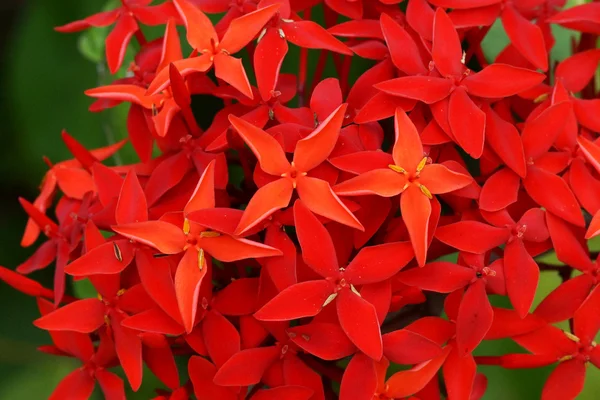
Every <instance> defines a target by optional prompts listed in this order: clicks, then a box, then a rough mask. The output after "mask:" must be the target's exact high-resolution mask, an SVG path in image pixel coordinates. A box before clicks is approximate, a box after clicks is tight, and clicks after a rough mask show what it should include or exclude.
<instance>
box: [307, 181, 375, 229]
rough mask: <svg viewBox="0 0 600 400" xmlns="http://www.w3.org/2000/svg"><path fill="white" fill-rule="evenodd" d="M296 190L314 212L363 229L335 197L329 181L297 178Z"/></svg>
mask: <svg viewBox="0 0 600 400" xmlns="http://www.w3.org/2000/svg"><path fill="white" fill-rule="evenodd" d="M297 190H298V196H299V197H300V199H301V200H302V201H303V202H304V204H305V205H306V206H307V207H308V208H309V209H310V210H311V211H312V212H314V213H315V214H318V215H321V216H323V217H326V218H329V219H331V220H334V221H337V222H339V223H340V224H343V225H346V226H349V227H351V228H355V229H358V230H360V231H364V228H363V226H362V224H361V223H360V221H359V220H358V219H357V218H356V217H355V216H354V214H352V212H351V211H350V210H349V209H348V207H346V206H345V205H344V203H342V201H341V200H340V199H339V197H337V195H336V194H335V193H334V192H333V190H332V189H331V186H329V183H327V182H325V181H324V180H321V179H317V178H311V177H308V176H305V177H303V178H302V179H300V180H298V187H297Z"/></svg>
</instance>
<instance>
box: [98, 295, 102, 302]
mask: <svg viewBox="0 0 600 400" xmlns="http://www.w3.org/2000/svg"><path fill="white" fill-rule="evenodd" d="M98 300H100V301H102V295H101V294H100V293H98Z"/></svg>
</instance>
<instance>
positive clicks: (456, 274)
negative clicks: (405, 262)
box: [397, 261, 475, 293]
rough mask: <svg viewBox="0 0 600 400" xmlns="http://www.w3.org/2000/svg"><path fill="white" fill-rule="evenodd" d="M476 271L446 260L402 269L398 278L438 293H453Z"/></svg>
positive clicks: (465, 284)
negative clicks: (405, 269)
mask: <svg viewBox="0 0 600 400" xmlns="http://www.w3.org/2000/svg"><path fill="white" fill-rule="evenodd" d="M473 278H475V271H474V270H473V269H471V268H467V267H463V266H460V265H456V264H453V263H450V262H446V261H438V262H433V263H429V264H425V266H423V267H422V268H412V269H409V270H407V271H402V272H401V273H400V274H398V277H397V279H398V280H399V281H400V282H402V283H404V284H405V285H409V286H414V287H418V288H419V289H421V290H428V291H432V292H437V293H451V292H454V291H455V290H458V289H461V288H463V287H465V286H467V285H468V284H469V282H471V281H472V280H473Z"/></svg>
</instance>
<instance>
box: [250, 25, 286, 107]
mask: <svg viewBox="0 0 600 400" xmlns="http://www.w3.org/2000/svg"><path fill="white" fill-rule="evenodd" d="M287 52H288V44H287V41H286V40H285V38H282V37H281V36H279V32H277V30H276V29H272V28H271V29H267V31H266V33H265V35H264V36H263V37H262V38H261V40H260V41H259V42H258V44H257V45H256V50H255V51H254V69H255V74H256V85H257V86H258V90H259V92H260V96H261V97H262V99H263V100H264V101H268V100H269V99H271V97H272V92H273V91H274V90H275V86H276V85H277V81H278V79H279V71H280V70H281V64H282V63H283V59H284V58H285V55H286V54H287Z"/></svg>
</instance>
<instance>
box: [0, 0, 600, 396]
mask: <svg viewBox="0 0 600 400" xmlns="http://www.w3.org/2000/svg"><path fill="white" fill-rule="evenodd" d="M104 3H105V2H104V1H87V2H82V1H80V0H61V1H60V2H58V1H48V0H29V1H18V0H2V2H1V5H0V11H1V13H0V20H1V21H2V25H1V26H2V27H3V29H2V30H1V31H0V47H1V48H2V50H3V52H2V55H3V62H2V64H1V65H0V80H1V86H0V87H2V89H3V90H2V91H0V104H1V107H0V110H1V111H0V115H1V116H2V119H1V121H2V125H1V128H0V133H1V138H2V146H0V184H1V189H0V193H1V195H0V226H1V229H0V235H1V237H0V240H1V243H2V244H1V245H0V265H3V266H6V267H9V268H15V267H16V266H17V265H18V264H19V263H21V262H22V261H23V260H25V259H26V257H27V256H28V255H29V254H31V251H32V249H23V248H21V247H20V245H19V242H20V238H21V235H22V232H23V228H24V225H25V221H26V216H25V214H24V212H23V211H22V210H21V208H20V207H19V204H18V202H17V197H18V196H23V197H25V198H27V199H29V200H33V199H34V198H35V197H36V195H37V190H38V189H37V185H38V183H39V182H40V180H41V178H42V176H43V174H44V172H45V171H46V165H45V164H44V163H43V161H42V155H45V156H47V157H49V159H50V160H52V161H54V162H57V161H60V160H63V159H66V158H69V154H68V152H67V151H66V148H65V147H64V146H63V144H62V142H61V140H60V136H59V134H60V131H61V130H62V129H67V131H69V132H70V133H71V134H72V135H73V136H74V137H75V138H77V139H78V140H80V141H81V142H82V143H84V144H85V145H86V146H88V147H98V146H102V145H106V144H107V143H108V142H110V141H114V140H115V139H116V138H121V137H124V136H125V132H124V130H123V129H124V115H123V112H122V111H123V110H122V109H121V110H116V111H111V112H108V113H101V114H92V113H89V112H88V111H87V108H88V106H89V105H90V103H91V100H90V99H89V98H86V97H85V96H84V94H83V91H84V90H85V89H87V88H90V87H94V86H96V85H98V83H99V82H107V78H108V77H107V76H106V75H105V69H104V68H103V66H102V64H101V63H100V64H98V63H94V62H92V61H90V58H92V59H93V58H94V57H95V56H97V54H99V53H98V50H100V54H101V49H99V48H97V47H95V46H96V44H97V43H96V42H97V38H98V36H94V35H93V34H92V35H88V36H85V38H84V39H81V35H79V34H71V35H64V34H59V33H57V32H54V31H53V27H55V26H58V25H61V24H64V23H66V22H70V21H73V20H76V19H79V18H81V17H83V16H86V15H90V14H92V13H94V12H97V11H98V10H99V9H101V8H102V7H103V6H104ZM557 32H558V33H559V34H558V35H557V39H558V43H557V47H556V49H555V52H554V53H553V57H554V58H555V59H557V60H560V59H563V58H565V57H566V56H568V54H569V41H570V37H571V35H573V33H572V32H568V31H565V30H557ZM82 40H84V41H85V42H82ZM506 42H507V39H506V36H505V35H504V32H503V31H502V27H501V26H500V25H498V24H497V25H496V26H494V28H493V29H492V31H491V32H490V34H489V35H488V38H487V39H486V41H485V43H484V45H485V46H486V49H488V51H489V54H488V55H489V56H490V57H491V58H493V56H494V55H495V54H497V53H498V52H499V51H500V49H502V48H503V46H504V45H505V44H506ZM82 47H83V49H84V50H85V52H86V54H87V56H88V57H87V59H86V58H84V57H83V56H82V55H81V53H80V52H79V51H78V49H81V48H82ZM296 54H297V52H293V53H291V55H290V56H289V58H288V59H286V65H287V66H288V67H290V68H293V67H295V66H296V65H297V63H296V62H294V60H293V59H291V58H292V57H294V56H295V55H296ZM313 61H314V60H313ZM286 68H287V67H286ZM292 71H293V69H290V70H289V72H292ZM117 120H118V121H120V122H118V123H116V122H115V121H117ZM128 154H129V155H130V154H131V149H130V148H129V149H126V150H125V158H126V159H127V158H129V157H128ZM34 277H35V278H36V279H39V280H41V281H42V282H44V283H45V284H46V285H47V286H50V283H51V278H52V276H51V271H41V272H39V273H36V274H35V275H34ZM558 283H559V278H558V276H556V275H555V274H552V273H545V274H544V276H543V278H542V284H541V286H540V289H539V291H538V300H537V301H538V302H539V301H540V299H542V298H543V297H544V296H545V295H546V294H547V293H549V291H550V290H551V289H552V288H553V287H556V285H557V284H558ZM497 302H498V303H497V304H499V305H500V304H502V305H506V302H505V301H504V300H503V299H497ZM506 306H507V305H506ZM37 316H38V313H37V309H36V306H35V301H34V299H32V298H28V297H26V296H24V295H22V294H20V293H17V292H16V291H14V290H12V289H11V288H9V287H7V286H6V285H4V284H1V283H0V318H1V319H0V320H1V321H2V322H1V323H0V399H1V400H3V399H14V400H35V399H45V398H47V397H48V395H49V394H50V393H51V392H52V390H53V388H54V387H55V386H56V384H57V383H58V382H59V381H60V380H61V379H62V377H64V376H65V375H66V374H67V373H68V372H70V371H71V370H72V369H73V368H76V367H77V366H78V363H77V361H74V360H70V359H66V358H60V357H51V356H47V355H44V354H42V353H39V352H37V351H36V347H37V346H39V345H43V344H49V343H50V340H49V336H48V335H47V334H46V333H45V332H43V331H40V330H38V329H36V328H34V327H33V325H32V323H31V322H32V321H33V320H34V319H35V318H37ZM510 351H518V348H517V346H515V345H514V344H511V343H510V342H509V341H500V342H492V343H490V342H488V343H485V344H484V345H483V346H482V347H481V349H479V350H478V352H477V353H478V354H481V355H483V354H502V353H506V352H510ZM550 370H551V369H550V368H545V369H539V370H513V371H506V370H500V369H498V368H493V367H485V368H481V371H482V372H485V373H486V375H487V376H488V378H489V386H488V391H487V394H486V396H485V397H484V398H485V399H488V400H496V399H497V400H504V399H517V400H519V399H523V400H525V399H535V398H539V397H540V393H541V389H542V386H543V384H544V381H545V379H546V378H547V376H548V374H549V373H550ZM599 378H600V374H599V373H598V371H597V370H596V369H595V368H593V367H592V368H588V379H587V380H586V389H585V392H584V393H583V394H582V395H581V396H580V399H590V400H591V399H597V398H599V395H598V393H600V379H599ZM150 381H152V382H150ZM144 382H145V384H143V385H142V390H140V392H138V393H137V394H133V393H131V391H129V392H128V398H132V399H148V398H150V397H151V396H152V395H153V393H152V388H153V387H155V382H156V380H155V378H154V377H152V376H151V374H150V373H146V374H145V377H144ZM99 398H101V396H100V397H99Z"/></svg>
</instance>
